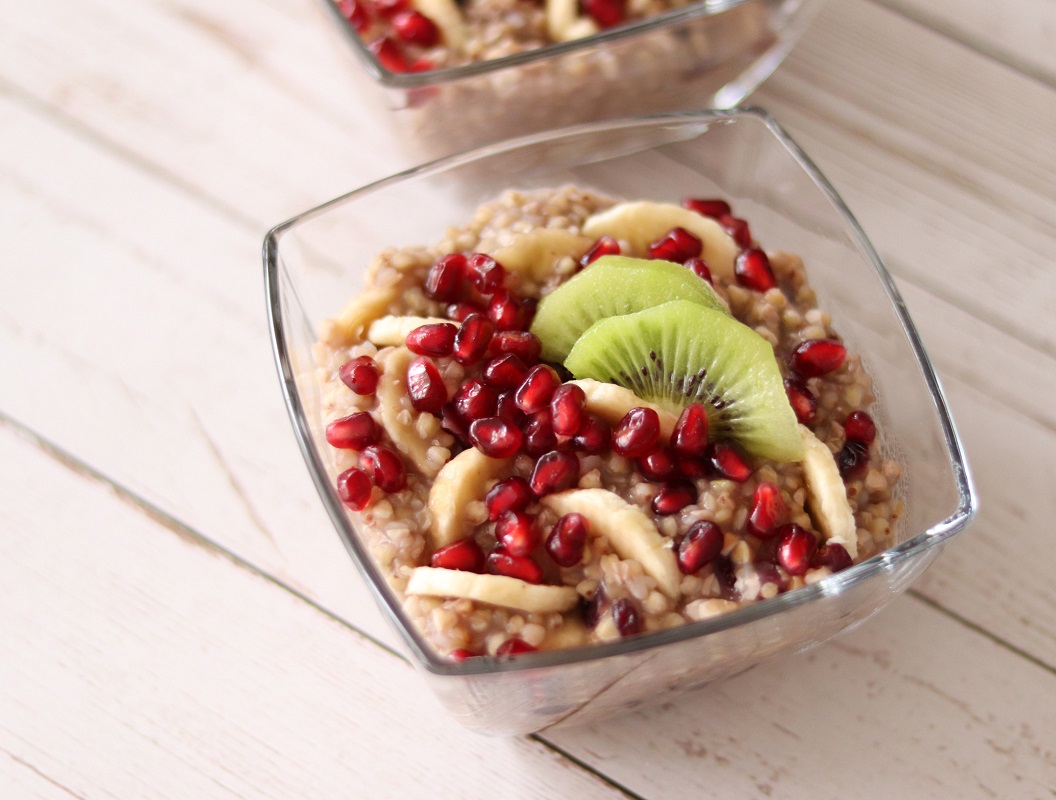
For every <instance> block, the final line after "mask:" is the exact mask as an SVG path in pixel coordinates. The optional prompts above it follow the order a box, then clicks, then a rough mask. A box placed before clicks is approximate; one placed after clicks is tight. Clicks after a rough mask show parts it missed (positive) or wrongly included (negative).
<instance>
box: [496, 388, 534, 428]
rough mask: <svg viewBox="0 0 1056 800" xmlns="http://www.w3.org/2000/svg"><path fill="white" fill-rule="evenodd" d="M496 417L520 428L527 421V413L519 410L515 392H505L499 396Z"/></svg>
mask: <svg viewBox="0 0 1056 800" xmlns="http://www.w3.org/2000/svg"><path fill="white" fill-rule="evenodd" d="M495 416H497V417H502V418H503V419H504V420H507V421H508V422H510V423H512V424H513V425H516V426H517V427H518V428H519V427H520V426H521V425H523V424H524V421H525V420H526V419H527V416H526V415H525V413H524V412H523V411H521V409H519V408H517V399H516V397H515V396H514V393H513V392H503V393H502V394H500V395H499V402H498V403H497V404H496V406H495Z"/></svg>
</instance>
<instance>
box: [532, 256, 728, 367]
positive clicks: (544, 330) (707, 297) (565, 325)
mask: <svg viewBox="0 0 1056 800" xmlns="http://www.w3.org/2000/svg"><path fill="white" fill-rule="evenodd" d="M669 300H690V301H692V302H694V303H699V304H700V305H702V306H706V307H708V308H713V309H715V310H717V311H722V312H723V313H726V307H725V306H724V305H723V304H722V301H721V300H719V298H718V295H716V294H715V290H714V289H712V288H711V286H710V285H709V284H708V282H707V281H705V280H702V279H700V278H698V277H697V276H696V275H694V274H693V273H692V272H690V271H689V270H688V269H686V268H685V267H683V266H682V265H680V264H674V263H672V262H670V261H657V260H645V259H641V258H628V257H626V256H602V257H601V258H599V259H598V260H597V261H595V262H594V263H593V264H591V265H590V266H589V267H587V268H586V269H585V270H583V271H582V272H580V273H579V274H578V275H575V276H573V277H572V278H570V279H569V280H567V281H565V283H563V284H561V285H560V286H558V287H557V288H556V289H554V291H552V292H550V294H548V295H547V296H546V297H544V298H543V299H542V300H540V301H539V308H538V309H537V310H536V312H535V320H534V321H533V322H532V327H531V331H532V333H534V334H535V335H536V336H538V337H539V341H541V342H542V343H543V352H542V357H543V360H544V361H554V362H560V361H563V360H564V358H565V356H567V355H568V351H569V350H571V349H572V345H573V344H575V342H576V339H578V338H579V337H580V334H582V333H583V331H585V330H586V329H587V328H589V327H590V326H591V325H593V324H594V323H595V322H597V321H598V320H599V319H604V318H605V317H612V316H616V315H617V314H629V313H631V312H632V311H641V310H642V309H645V308H650V307H651V306H655V305H659V304H660V303H666V302H667V301H669Z"/></svg>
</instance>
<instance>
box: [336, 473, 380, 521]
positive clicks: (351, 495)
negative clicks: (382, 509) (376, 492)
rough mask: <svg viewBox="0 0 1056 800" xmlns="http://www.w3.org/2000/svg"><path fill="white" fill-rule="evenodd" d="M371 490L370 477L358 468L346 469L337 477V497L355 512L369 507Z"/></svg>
mask: <svg viewBox="0 0 1056 800" xmlns="http://www.w3.org/2000/svg"><path fill="white" fill-rule="evenodd" d="M371 489H373V485H372V484H371V482H370V476H368V475H367V473H366V472H364V471H363V470H361V469H357V468H356V467H352V468H351V469H346V470H345V471H344V472H342V473H341V474H340V475H338V476H337V496H338V497H340V498H341V502H343V503H344V504H345V505H346V506H348V507H349V508H351V509H352V510H353V511H362V510H363V509H364V508H366V507H367V504H368V503H369V502H370V493H371Z"/></svg>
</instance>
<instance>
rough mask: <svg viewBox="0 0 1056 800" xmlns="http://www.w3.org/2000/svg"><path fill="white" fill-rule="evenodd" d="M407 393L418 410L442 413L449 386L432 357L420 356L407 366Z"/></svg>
mask: <svg viewBox="0 0 1056 800" xmlns="http://www.w3.org/2000/svg"><path fill="white" fill-rule="evenodd" d="M407 393H408V394H409V395H410V397H411V405H413V406H414V408H415V410H416V411H427V412H429V413H430V414H439V413H440V409H441V408H443V406H444V403H446V402H447V387H446V386H445V385H444V378H443V376H442V375H441V374H440V368H439V367H437V366H436V363H435V362H433V360H432V359H430V358H427V357H425V356H418V357H417V358H416V359H414V361H412V362H411V363H410V365H409V366H408V367H407Z"/></svg>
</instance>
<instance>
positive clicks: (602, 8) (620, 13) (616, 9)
mask: <svg viewBox="0 0 1056 800" xmlns="http://www.w3.org/2000/svg"><path fill="white" fill-rule="evenodd" d="M580 6H581V8H582V9H583V11H584V13H586V14H587V15H588V16H589V17H591V18H592V19H593V20H594V21H595V22H596V23H598V27H599V28H611V27H613V26H614V25H619V24H620V23H621V22H623V20H624V17H625V16H626V9H625V8H624V0H580Z"/></svg>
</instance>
